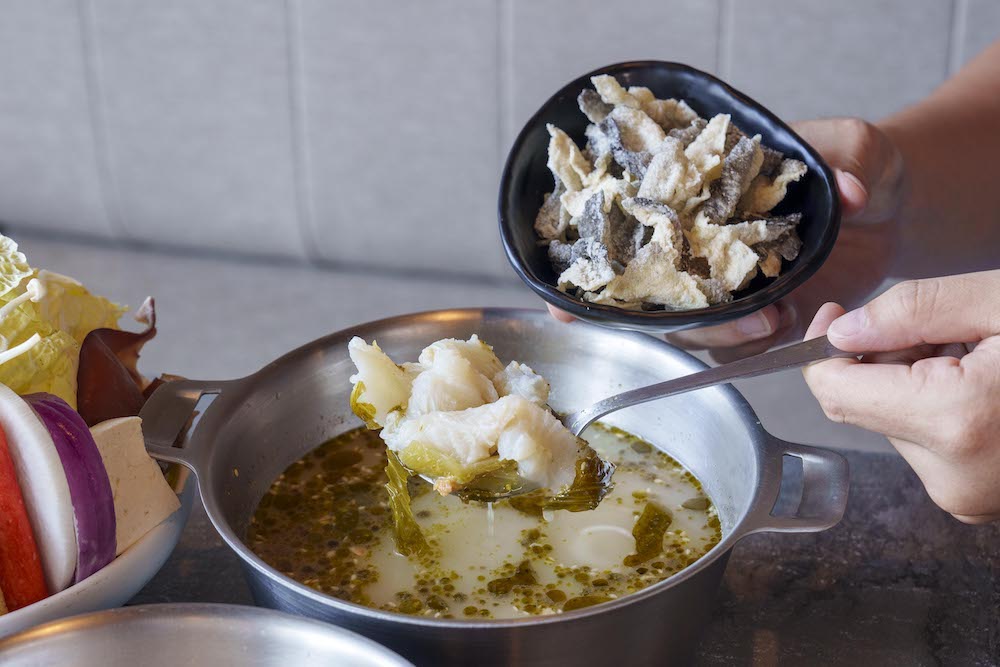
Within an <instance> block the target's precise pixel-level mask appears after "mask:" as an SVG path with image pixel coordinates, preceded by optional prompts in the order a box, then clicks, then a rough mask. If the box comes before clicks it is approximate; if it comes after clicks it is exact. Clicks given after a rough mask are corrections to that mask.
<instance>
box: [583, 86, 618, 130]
mask: <svg viewBox="0 0 1000 667" xmlns="http://www.w3.org/2000/svg"><path fill="white" fill-rule="evenodd" d="M576 103H577V105H579V107H580V111H582V112H583V115H584V116H586V117H587V120H589V121H590V122H591V123H600V122H601V121H602V120H604V119H605V118H607V117H608V114H609V113H611V110H612V109H614V108H615V106H614V105H613V104H608V103H607V102H605V101H604V100H602V99H601V96H600V94H598V92H597V91H596V90H591V89H590V88H584V89H583V90H581V91H580V94H579V95H578V96H577V98H576Z"/></svg>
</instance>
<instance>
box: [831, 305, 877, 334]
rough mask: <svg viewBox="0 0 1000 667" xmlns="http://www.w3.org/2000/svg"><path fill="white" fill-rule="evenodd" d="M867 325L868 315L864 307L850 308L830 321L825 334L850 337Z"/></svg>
mask: <svg viewBox="0 0 1000 667" xmlns="http://www.w3.org/2000/svg"><path fill="white" fill-rule="evenodd" d="M867 325H868V315H867V314H866V313H865V309H864V308H858V309H856V310H852V311H851V312H849V313H845V314H843V315H841V316H840V317H838V318H837V319H835V320H834V321H833V322H831V323H830V328H829V329H827V330H826V334H827V336H831V335H832V336H834V337H836V338H850V337H851V336H856V335H857V334H858V333H859V332H860V331H861V330H862V329H864V328H865V327H866V326H867Z"/></svg>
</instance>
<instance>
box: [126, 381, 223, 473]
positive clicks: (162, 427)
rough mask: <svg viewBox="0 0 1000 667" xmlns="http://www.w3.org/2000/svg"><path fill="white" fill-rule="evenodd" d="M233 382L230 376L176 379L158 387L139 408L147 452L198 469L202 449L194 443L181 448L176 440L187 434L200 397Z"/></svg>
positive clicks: (195, 470) (202, 453)
mask: <svg viewBox="0 0 1000 667" xmlns="http://www.w3.org/2000/svg"><path fill="white" fill-rule="evenodd" d="M233 384H235V381H233V380H228V381H215V382H213V381H200V380H175V381H173V382H165V383H163V384H162V385H160V386H159V387H157V388H156V391H154V392H153V395H152V396H150V397H149V399H148V400H147V401H146V403H145V404H144V405H143V406H142V410H140V411H139V417H141V418H142V434H143V437H144V438H145V440H146V451H147V452H148V453H149V455H150V456H152V457H153V458H154V459H156V460H158V461H166V462H169V463H180V464H181V465H183V466H184V467H186V468H189V469H191V470H192V471H194V472H195V473H197V472H198V464H199V462H200V461H201V457H202V456H203V455H204V452H203V451H201V450H200V449H199V448H197V447H195V448H190V447H183V448H182V447H177V446H176V444H177V442H178V441H183V440H184V437H183V436H186V435H187V432H188V426H189V424H190V421H191V416H192V415H193V414H194V409H195V407H196V406H197V405H198V401H199V400H201V397H202V396H203V395H205V394H222V393H223V391H224V390H225V389H226V388H227V387H229V386H231V385H233ZM209 410H211V407H210V408H209ZM206 412H207V411H206Z"/></svg>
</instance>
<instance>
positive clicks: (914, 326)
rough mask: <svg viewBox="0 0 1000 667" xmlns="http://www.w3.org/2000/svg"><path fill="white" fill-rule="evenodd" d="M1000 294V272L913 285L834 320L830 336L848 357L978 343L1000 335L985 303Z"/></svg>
mask: <svg viewBox="0 0 1000 667" xmlns="http://www.w3.org/2000/svg"><path fill="white" fill-rule="evenodd" d="M998 292H1000V271H985V272H982V273H970V274H965V275H960V276H949V277H946V278H931V279H928V280H912V281H907V282H902V283H899V284H897V285H895V286H893V287H892V288H891V289H889V290H888V291H887V292H885V293H884V294H882V295H880V296H878V297H876V298H875V299H873V300H872V301H870V302H869V303H868V304H866V305H865V306H864V307H862V308H858V309H856V310H852V311H851V312H849V313H847V314H845V315H842V316H841V317H839V318H837V319H836V320H834V321H833V322H832V323H831V324H830V327H829V329H828V330H827V336H828V337H829V339H830V342H831V343H833V344H834V345H836V346H837V347H839V348H840V349H842V350H846V351H848V352H890V351H895V350H904V349H907V348H910V347H914V346H916V345H921V344H924V343H930V344H933V345H940V344H946V343H970V342H971V343H974V342H979V341H981V340H983V339H984V338H988V337H989V336H992V335H994V334H997V333H1000V322H998V318H997V313H996V309H995V308H991V307H989V305H987V304H984V303H983V299H984V298H989V297H993V295H995V294H997V293H998Z"/></svg>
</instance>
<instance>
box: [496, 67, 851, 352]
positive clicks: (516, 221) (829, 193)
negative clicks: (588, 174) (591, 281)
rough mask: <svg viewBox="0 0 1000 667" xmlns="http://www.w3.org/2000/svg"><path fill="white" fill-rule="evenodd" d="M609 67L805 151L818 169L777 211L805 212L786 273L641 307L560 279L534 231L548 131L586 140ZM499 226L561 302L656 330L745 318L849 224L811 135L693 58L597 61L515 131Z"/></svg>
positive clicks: (547, 292) (548, 184)
mask: <svg viewBox="0 0 1000 667" xmlns="http://www.w3.org/2000/svg"><path fill="white" fill-rule="evenodd" d="M597 74H610V75H612V76H614V77H616V78H617V79H618V81H619V82H620V83H621V84H622V85H623V86H625V87H628V86H646V87H648V88H649V89H650V90H652V91H653V93H654V94H655V95H656V96H657V97H659V98H665V97H674V98H678V99H683V100H685V101H686V102H687V103H688V104H689V105H691V107H692V108H693V109H694V110H695V111H697V112H698V113H699V114H700V115H701V116H703V117H706V118H710V117H712V116H714V115H715V114H718V113H728V114H730V115H731V116H732V120H733V122H734V123H735V124H736V125H737V126H738V127H739V128H740V129H741V130H743V132H745V133H746V134H748V135H754V134H760V135H761V138H762V141H763V143H764V144H765V145H766V146H770V147H771V148H776V149H777V150H779V151H781V152H782V153H784V154H785V155H786V156H788V157H794V158H797V159H799V160H802V161H803V162H805V163H806V165H807V166H808V167H809V172H808V173H807V174H806V175H805V176H804V177H803V178H802V180H800V181H799V182H798V183H794V184H792V185H790V186H789V188H788V196H786V197H785V199H784V201H782V202H781V204H779V206H778V207H777V208H776V209H775V212H776V213H779V214H781V213H791V212H796V211H797V212H801V213H802V222H801V223H800V225H799V235H800V236H801V237H802V250H801V252H800V253H799V256H798V258H796V259H795V261H793V262H790V263H786V265H785V267H784V268H783V270H782V273H781V275H780V276H778V277H777V278H773V279H768V278H764V277H763V276H758V277H757V278H756V279H754V281H753V282H752V283H751V284H750V286H749V287H748V288H746V289H744V290H741V291H740V292H737V293H736V294H735V295H734V299H733V301H731V302H730V303H724V304H718V305H715V306H709V307H708V308H699V309H697V310H677V311H649V312H636V311H630V310H623V309H621V308H615V307H614V306H605V305H598V304H593V303H588V302H585V301H582V300H580V299H576V298H573V297H571V296H568V295H566V294H564V293H562V292H560V291H559V290H558V289H556V280H557V277H558V276H557V275H556V273H555V272H554V271H553V270H552V266H551V265H550V264H549V259H548V256H547V253H546V249H545V247H544V246H541V245H540V244H539V239H538V236H537V235H536V234H535V230H534V221H535V216H536V215H537V213H538V209H539V207H540V206H541V204H542V199H543V198H544V196H545V194H546V193H547V192H551V191H552V187H553V182H552V174H551V173H550V172H549V170H548V169H547V168H546V166H545V163H546V160H547V157H548V156H547V151H548V143H549V134H548V131H547V130H546V129H545V125H546V123H553V124H555V125H556V126H557V127H560V128H562V129H563V130H565V131H566V133H567V134H569V135H570V136H571V137H572V138H573V139H574V140H575V141H576V142H577V144H578V145H580V146H582V145H584V143H585V137H584V130H585V129H586V127H587V122H588V121H587V118H586V116H584V115H583V113H581V112H580V110H579V108H578V107H577V103H576V98H577V95H579V94H580V91H581V90H583V89H584V88H589V87H592V85H591V83H590V77H592V76H595V75H597ZM498 214H499V218H500V236H501V238H502V239H503V245H504V249H505V250H506V252H507V258H508V259H509V260H510V263H511V264H512V265H513V266H514V270H515V271H516V272H517V274H518V275H519V276H520V277H521V279H522V280H524V282H526V283H527V284H528V286H529V287H531V289H533V290H534V291H535V292H536V293H537V294H538V295H539V296H541V297H542V298H543V299H545V300H546V301H547V302H549V303H551V304H552V305H554V306H556V307H558V308H561V309H563V310H565V311H567V312H569V313H571V314H573V315H575V316H576V317H579V318H581V319H584V320H588V321H590V322H593V323H595V324H601V325H604V326H609V327H614V328H618V329H634V330H639V331H646V332H649V333H666V332H669V331H677V330H681V329H688V328H693V327H699V326H707V325H710V324H718V323H719V322H724V321H726V320H732V319H736V318H738V317H742V316H743V315H747V314H749V313H752V312H754V311H755V310H758V309H760V308H763V307H764V306H766V305H768V304H770V303H774V302H775V301H777V300H778V299H780V298H782V297H783V296H785V295H786V294H788V293H789V292H791V291H792V290H793V289H795V288H796V287H798V286H799V285H801V284H802V283H803V282H805V281H806V280H807V279H808V278H809V277H810V276H812V275H813V274H814V273H816V270H817V269H819V267H820V265H821V264H822V263H823V262H824V261H825V260H826V258H827V256H828V255H829V254H830V250H831V249H832V248H833V244H834V241H836V239H837V231H838V229H839V228H840V200H839V198H838V195H837V188H836V185H835V183H834V176H833V172H832V171H831V170H830V168H829V167H828V166H827V164H826V163H825V162H824V161H823V159H822V158H821V157H820V156H819V154H818V153H817V152H816V151H815V150H813V148H812V147H811V146H809V144H807V143H806V142H805V140H804V139H802V137H800V136H799V135H797V134H795V132H793V131H792V129H791V128H790V127H788V125H786V124H785V123H783V122H782V121H781V120H780V119H779V118H778V117H777V116H775V115H774V114H773V113H771V112H770V111H768V110H767V109H765V108H764V107H763V106H761V105H760V104H758V103H757V102H755V101H753V100H752V99H750V98H749V97H747V96H746V95H744V94H743V93H741V92H739V91H738V90H735V89H734V88H732V87H730V86H729V85H727V84H725V83H723V82H722V81H720V80H719V79H717V78H715V77H714V76H712V75H710V74H706V73H705V72H701V71H699V70H696V69H694V68H692V67H688V66H687V65H681V64H678V63H669V62H661V61H656V60H642V61H636V62H628V63H620V64H618V65H610V66H608V67H603V68H601V69H598V70H594V71H593V72H590V73H588V74H585V75H583V76H581V77H580V78H578V79H576V80H574V81H571V82H570V83H568V84H566V85H565V86H563V87H562V89H560V90H559V91H558V92H557V93H556V94H555V95H553V96H552V97H551V98H549V100H548V101H547V102H546V103H545V104H543V105H542V108H541V109H539V110H538V111H537V112H535V115H534V116H532V117H531V119H530V120H529V121H528V122H527V123H526V124H525V126H524V129H522V130H521V133H520V134H519V135H518V136H517V139H516V140H515V141H514V146H513V147H512V148H511V149H510V154H509V155H508V156H507V164H506V165H505V167H504V171H503V177H502V178H501V181H500V201H499V211H498Z"/></svg>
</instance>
